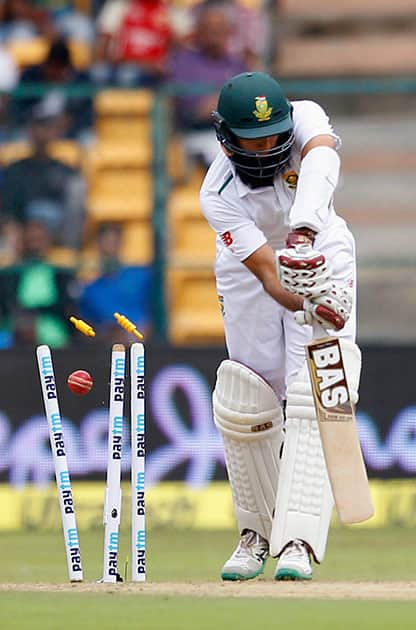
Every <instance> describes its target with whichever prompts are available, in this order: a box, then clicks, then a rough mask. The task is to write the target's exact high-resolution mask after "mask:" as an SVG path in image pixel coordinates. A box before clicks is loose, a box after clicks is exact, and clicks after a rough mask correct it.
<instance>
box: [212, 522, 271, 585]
mask: <svg viewBox="0 0 416 630" xmlns="http://www.w3.org/2000/svg"><path fill="white" fill-rule="evenodd" d="M268 557H269V543H268V542H267V540H266V539H265V538H263V536H260V534H257V533H256V532H253V530H252V529H245V530H244V531H243V533H242V535H241V538H240V542H239V543H238V545H237V548H236V550H235V551H234V553H233V554H232V556H231V557H230V559H229V560H227V562H226V563H225V564H224V566H223V568H222V571H221V577H222V579H223V580H232V581H235V580H251V579H252V578H255V577H256V576H257V575H260V574H261V573H263V571H264V565H265V564H266V560H267V558H268Z"/></svg>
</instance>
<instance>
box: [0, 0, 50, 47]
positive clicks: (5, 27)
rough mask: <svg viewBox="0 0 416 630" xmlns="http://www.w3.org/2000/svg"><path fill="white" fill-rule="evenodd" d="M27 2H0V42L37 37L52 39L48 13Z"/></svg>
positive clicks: (5, 0) (23, 0)
mask: <svg viewBox="0 0 416 630" xmlns="http://www.w3.org/2000/svg"><path fill="white" fill-rule="evenodd" d="M35 4H36V3H34V2H30V1H29V0H1V2H0V42H2V43H6V44H9V43H11V42H13V41H16V40H24V39H26V40H27V39H32V38H34V37H36V36H38V35H42V36H44V37H53V36H54V35H55V34H56V31H55V27H54V25H53V23H52V20H51V18H50V16H49V13H48V11H46V10H45V9H43V8H42V7H38V6H35Z"/></svg>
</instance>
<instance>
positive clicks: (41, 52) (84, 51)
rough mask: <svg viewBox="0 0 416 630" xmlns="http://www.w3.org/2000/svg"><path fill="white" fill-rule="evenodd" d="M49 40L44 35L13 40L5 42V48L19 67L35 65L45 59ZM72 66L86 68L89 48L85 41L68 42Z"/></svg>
mask: <svg viewBox="0 0 416 630" xmlns="http://www.w3.org/2000/svg"><path fill="white" fill-rule="evenodd" d="M49 47H50V41H49V40H48V39H46V38H45V37H33V38H32V39H28V40H15V41H12V42H10V43H9V44H7V50H8V51H9V53H10V54H11V55H12V57H13V59H14V61H15V63H16V64H17V65H18V66H19V67H20V68H25V67H27V66H33V65H37V64H39V63H42V62H43V61H45V59H46V56H47V54H48V50H49ZM69 48H70V51H71V57H72V61H73V64H74V66H76V67H77V68H79V69H85V68H88V66H89V65H90V64H91V58H92V54H91V48H90V46H89V45H88V44H87V43H86V42H81V41H79V40H74V41H71V42H69Z"/></svg>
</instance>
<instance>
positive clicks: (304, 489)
mask: <svg viewBox="0 0 416 630" xmlns="http://www.w3.org/2000/svg"><path fill="white" fill-rule="evenodd" d="M285 427H286V431H285V444H284V448H283V457H282V462H281V466H280V480H279V487H278V491H277V496H276V510H275V517H274V521H273V528H272V534H271V540H270V554H271V555H272V556H278V555H280V553H281V552H282V550H283V549H284V547H285V546H286V545H287V544H288V543H289V542H290V541H292V540H294V539H295V538H300V539H301V540H304V541H305V542H306V543H308V545H309V546H310V548H311V549H312V551H313V555H314V557H315V560H316V561H317V562H321V561H322V560H323V557H324V554H325V548H326V541H327V538H328V530H329V523H330V520H331V514H332V509H333V506H334V500H333V497H332V490H331V486H330V483H329V479H328V474H327V471H326V465H325V460H324V455H323V451H322V445H321V437H320V434H319V427H318V422H317V420H316V415H315V407H314V403H313V398H312V390H311V386H310V382H309V374H308V372H307V367H306V364H305V365H304V367H303V368H302V369H301V371H300V373H299V374H298V376H297V377H296V380H295V382H294V383H292V385H291V386H290V387H289V389H288V393H287V409H286V425H285Z"/></svg>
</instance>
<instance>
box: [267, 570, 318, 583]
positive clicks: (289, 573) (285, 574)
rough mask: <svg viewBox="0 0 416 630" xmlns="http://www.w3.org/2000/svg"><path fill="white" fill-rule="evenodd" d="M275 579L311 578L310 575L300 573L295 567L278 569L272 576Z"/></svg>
mask: <svg viewBox="0 0 416 630" xmlns="http://www.w3.org/2000/svg"><path fill="white" fill-rule="evenodd" d="M274 579H275V580H282V581H283V580H287V581H289V580H292V581H300V580H311V579H312V575H302V574H301V573H299V572H298V571H296V570H295V569H279V570H278V571H277V573H276V575H275V576H274Z"/></svg>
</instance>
